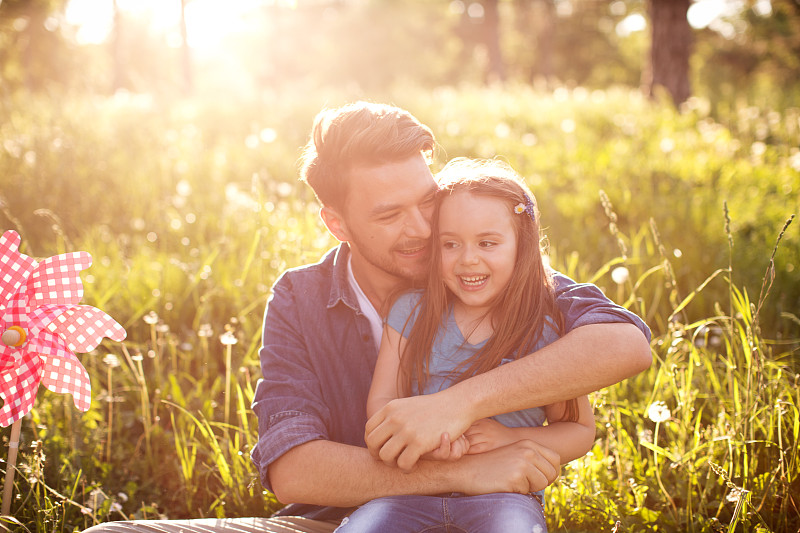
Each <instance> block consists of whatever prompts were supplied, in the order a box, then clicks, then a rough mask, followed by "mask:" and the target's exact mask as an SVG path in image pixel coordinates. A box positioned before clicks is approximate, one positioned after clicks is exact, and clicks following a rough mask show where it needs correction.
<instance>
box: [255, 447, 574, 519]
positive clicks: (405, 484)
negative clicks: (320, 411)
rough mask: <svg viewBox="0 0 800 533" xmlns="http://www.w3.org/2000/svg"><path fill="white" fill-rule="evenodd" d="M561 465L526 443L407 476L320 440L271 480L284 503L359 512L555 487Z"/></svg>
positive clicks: (280, 463) (423, 467) (274, 470)
mask: <svg viewBox="0 0 800 533" xmlns="http://www.w3.org/2000/svg"><path fill="white" fill-rule="evenodd" d="M558 463H559V458H558V454H556V453H555V452H553V451H552V450H549V449H548V448H545V447H544V446H541V445H539V444H536V443H534V442H532V441H527V440H523V441H519V442H515V443H513V444H511V445H509V446H504V447H502V448H497V449H495V450H492V451H490V452H487V453H484V454H479V455H471V456H464V457H462V458H461V459H459V460H458V461H426V460H421V461H419V462H418V463H417V465H416V467H415V469H414V470H413V471H412V472H410V473H404V472H402V471H401V470H399V469H397V468H394V467H390V466H386V465H384V464H383V463H381V462H380V461H376V460H375V459H373V458H372V456H370V454H369V451H367V449H366V448H360V447H357V446H348V445H345V444H339V443H336V442H331V441H327V440H315V441H310V442H307V443H305V444H301V445H300V446H297V447H295V448H292V449H291V450H289V451H288V452H286V453H285V454H283V455H282V456H281V457H279V458H278V459H277V460H275V462H273V463H272V464H271V465H270V467H269V480H270V484H271V486H272V489H273V492H274V494H275V496H276V497H277V498H278V500H279V501H281V502H293V503H310V504H316V505H332V506H336V507H353V506H356V505H360V504H362V503H364V502H366V501H369V500H372V499H375V498H379V497H382V496H390V495H398V494H422V495H426V494H427V495H433V494H440V493H443V492H463V493H465V494H487V493H490V492H517V493H520V494H527V493H528V492H534V491H537V490H541V489H543V488H545V487H546V486H547V485H549V484H550V483H552V482H553V481H554V480H555V479H556V477H557V476H558Z"/></svg>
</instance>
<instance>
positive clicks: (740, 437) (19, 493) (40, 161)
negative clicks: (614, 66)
mask: <svg viewBox="0 0 800 533" xmlns="http://www.w3.org/2000/svg"><path fill="white" fill-rule="evenodd" d="M369 96H371V97H372V98H371V99H374V100H377V101H392V102H394V103H396V104H398V105H401V106H404V107H406V108H408V109H411V110H412V111H413V112H414V113H415V114H416V115H417V116H418V117H419V118H420V119H421V120H422V121H423V122H426V123H427V124H429V125H430V126H431V127H432V128H433V129H434V131H435V132H437V134H438V140H439V143H440V146H441V149H440V150H439V152H438V154H437V157H436V161H435V162H434V164H433V166H434V169H436V168H440V167H441V166H442V165H443V164H444V162H445V161H446V160H447V159H449V158H451V157H455V156H460V155H470V156H479V157H502V158H504V159H506V160H508V161H509V162H510V163H511V164H512V165H513V166H515V167H516V168H517V169H519V171H520V172H521V173H522V174H523V175H524V176H525V177H526V179H527V180H528V182H529V184H530V185H531V187H532V189H533V191H534V192H535V194H536V195H537V198H538V200H539V203H540V206H541V210H542V214H543V220H544V225H545V227H546V233H547V236H548V239H549V244H550V260H551V262H552V264H553V265H554V266H555V267H556V268H558V269H560V270H562V271H563V272H565V273H567V274H568V275H571V276H572V277H574V278H576V279H579V280H582V281H593V282H595V283H597V284H598V285H600V286H601V287H602V288H603V289H604V290H605V291H606V292H607V294H609V296H610V297H612V298H614V299H615V300H617V301H619V302H620V303H623V304H625V305H627V306H629V307H630V308H631V309H633V310H634V311H636V312H637V313H640V314H641V315H642V316H644V317H645V318H646V319H647V322H648V324H649V325H650V326H651V328H652V329H653V343H652V348H653V353H654V364H653V367H652V368H651V369H650V370H649V371H647V372H645V373H643V374H641V375H640V376H637V377H636V378H633V379H630V380H627V381H626V382H624V383H622V384H620V385H617V386H615V387H611V388H609V389H606V390H604V391H601V392H599V393H597V394H596V395H595V396H594V400H595V403H596V405H597V412H598V419H599V420H600V426H599V427H600V430H601V431H600V433H599V438H598V441H597V445H596V447H595V450H594V451H593V453H592V454H591V455H590V456H587V457H586V458H584V459H581V460H579V461H576V462H575V463H573V464H572V465H570V466H567V467H565V470H564V473H563V475H562V478H561V480H560V481H559V482H558V483H557V484H556V485H554V486H553V487H552V488H551V489H550V492H549V495H550V499H551V501H552V502H553V503H552V505H551V508H552V513H550V527H551V529H552V530H554V531H559V530H560V531H578V530H596V529H597V528H598V527H600V528H602V529H611V528H612V527H617V528H618V530H628V531H644V530H648V531H649V530H662V531H717V530H721V529H724V528H725V527H728V526H730V527H731V528H732V529H736V528H737V527H738V528H739V529H742V528H749V530H754V529H757V528H762V530H765V531H776V532H777V531H791V530H794V529H796V528H797V526H798V524H799V522H798V520H799V519H798V516H799V515H798V507H797V493H798V491H797V488H798V473H800V469H799V468H798V457H797V448H798V446H797V443H798V431H800V418H798V413H799V411H798V405H799V404H800V398H798V392H797V391H798V387H797V385H798V382H797V380H798V371H799V370H800V369H799V368H798V362H797V350H798V344H797V339H798V338H800V336H798V328H799V327H800V320H799V319H798V316H797V310H798V308H800V306H798V298H800V296H799V295H798V288H799V287H800V283H798V270H797V265H798V261H800V257H798V253H799V251H800V246H798V245H799V244H800V242H798V241H800V236H799V235H798V231H797V225H796V223H795V224H790V225H789V226H788V227H787V228H785V232H784V233H783V234H782V238H781V241H780V245H779V246H778V247H777V249H776V248H775V246H776V242H777V240H778V235H779V233H780V232H781V230H782V229H783V228H784V224H785V223H786V221H787V220H788V219H789V217H790V215H792V214H793V213H796V212H797V210H798V191H800V173H798V168H797V167H798V166H800V161H799V160H800V155H798V150H797V146H798V139H800V132H799V131H798V129H800V120H799V119H800V111H798V109H797V108H786V109H769V108H760V107H756V106H743V107H738V108H736V109H735V112H732V113H731V114H729V115H726V116H724V117H719V118H713V117H712V116H711V114H710V105H709V103H708V102H707V101H705V100H703V99H700V98H696V99H693V100H691V101H690V102H688V103H687V104H686V106H685V107H684V108H683V109H681V110H675V109H674V108H673V107H672V106H671V104H668V103H659V102H651V101H648V100H645V99H643V98H642V97H640V96H639V93H638V92H636V91H632V90H628V89H622V88H618V89H610V90H606V91H591V90H585V89H572V90H570V89H566V88H563V89H557V90H555V91H552V92H537V91H536V90H533V89H531V88H529V87H524V86H518V87H506V88H505V89H487V88H482V87H476V86H464V87H461V88H460V89H458V90H455V89H448V88H441V89H436V90H428V89H424V88H419V87H414V86H411V85H409V86H408V87H407V88H406V90H404V91H403V92H402V93H401V94H394V93H393V94H373V95H369ZM358 97H367V95H364V94H350V93H346V92H341V93H338V94H336V95H332V94H331V93H330V92H325V93H324V94H323V93H319V94H308V93H306V94H302V95H299V94H298V95H297V96H296V97H295V98H287V97H286V95H283V96H282V97H281V98H280V99H278V98H273V97H271V95H265V96H264V97H263V98H261V99H258V100H253V101H248V102H237V103H236V104H226V103H221V102H219V101H204V100H200V99H197V100H191V101H189V100H181V101H175V100H166V99H165V100H159V99H158V98H148V97H134V96H126V95H118V96H116V97H114V98H105V97H86V98H70V99H67V100H63V101H54V100H52V99H48V98H45V97H41V98H25V99H15V98H8V99H5V100H3V102H2V106H3V107H2V112H3V114H4V115H5V116H8V117H9V120H7V121H6V122H5V123H4V124H3V125H2V126H0V139H2V146H3V151H2V152H0V154H2V155H1V156H0V191H2V205H1V206H0V220H2V227H3V228H4V229H15V230H17V231H18V232H19V233H20V234H21V235H22V238H23V240H22V246H23V247H22V251H23V252H24V253H27V254H29V255H33V256H36V257H44V256H49V255H53V254H56V253H61V252H65V251H76V250H86V251H89V252H90V253H91V254H92V256H93V258H94V264H93V266H92V267H91V268H90V269H88V270H87V271H85V273H84V275H83V279H84V284H85V287H86V294H85V297H84V301H85V302H86V303H89V304H91V305H96V306H97V307H100V308H101V309H103V310H105V311H106V312H108V313H109V314H111V315H112V316H114V317H115V318H116V319H117V320H118V321H119V322H120V323H122V324H123V325H124V326H125V327H126V329H127V331H128V339H127V340H126V341H125V342H124V343H121V344H116V343H108V344H106V345H103V346H101V347H100V348H98V350H96V351H95V352H93V353H90V354H86V355H83V356H82V357H81V360H82V361H83V363H84V366H86V368H87V369H88V370H89V373H90V375H91V377H92V386H93V406H92V409H91V410H90V411H89V412H87V413H85V414H82V413H78V412H77V411H76V410H75V409H74V407H73V406H72V404H71V399H70V398H69V397H60V396H57V395H53V394H51V393H49V392H48V391H46V390H44V389H42V390H41V391H40V394H39V399H38V401H37V404H36V407H35V409H34V410H33V411H32V413H31V415H30V416H29V417H26V418H25V421H24V425H23V446H22V453H21V458H20V462H19V467H20V469H21V471H20V474H19V475H18V476H17V487H16V489H15V492H14V494H15V500H14V502H13V506H12V514H13V516H14V518H13V519H12V518H8V519H6V524H7V525H8V527H10V528H11V529H12V530H13V529H14V528H15V527H17V526H19V527H22V526H24V527H25V528H27V529H28V530H30V531H54V530H63V531H71V530H72V529H73V528H78V529H81V528H83V527H86V526H88V525H91V524H92V523H94V521H95V520H114V519H121V518H123V517H140V518H141V517H149V518H153V517H158V516H168V517H171V518H178V517H185V516H192V517H200V516H254V515H266V514H268V513H269V510H270V509H274V508H276V507H277V506H279V503H278V502H276V501H275V500H274V499H273V497H272V496H271V495H270V494H269V493H266V492H264V491H263V489H262V488H261V486H260V483H259V482H258V480H257V476H256V473H255V471H254V469H253V467H252V465H251V463H250V460H249V456H248V452H249V450H250V449H251V448H252V446H253V444H254V442H255V438H256V422H255V419H254V417H253V415H252V413H251V412H250V411H249V408H248V406H249V403H250V401H251V399H252V394H253V387H254V385H255V382H256V380H257V379H258V377H259V375H260V370H259V366H258V360H257V350H258V346H259V342H260V324H261V317H262V313H263V309H264V304H265V303H266V299H267V297H268V293H269V287H270V285H271V284H272V283H273V282H274V280H275V279H276V277H277V276H278V274H279V273H280V272H281V271H282V270H284V269H285V268H288V267H291V266H296V265H300V264H303V263H306V262H309V261H314V260H316V259H317V258H318V257H319V256H320V255H321V253H323V252H324V250H326V249H327V248H328V247H330V246H332V245H333V244H335V243H334V242H333V241H332V239H331V237H330V236H329V235H328V234H327V232H326V231H325V229H324V227H323V226H322V224H321V223H320V221H319V219H318V216H317V206H316V205H315V203H314V199H313V195H312V194H311V193H310V191H309V190H307V189H306V188H305V186H304V185H302V184H301V183H299V182H298V181H297V179H296V176H297V170H296V160H297V157H298V156H299V153H300V148H301V147H302V145H303V144H304V142H305V136H306V135H307V131H308V128H309V127H310V124H311V120H312V118H313V116H314V115H315V114H316V112H317V111H318V110H319V109H320V108H321V107H322V106H324V105H338V104H339V103H344V102H346V101H350V100H353V99H355V98H358ZM726 217H727V218H726ZM731 243H732V247H731ZM622 266H624V267H625V268H627V269H628V273H629V275H628V279H627V280H624V279H623V280H622V281H621V282H620V283H616V282H614V281H613V280H612V277H611V272H612V271H613V270H614V269H615V268H617V267H622ZM618 273H619V272H618ZM773 276H774V279H773ZM764 280H767V281H768V282H770V283H771V285H769V284H768V285H766V286H764ZM226 332H227V333H228V336H227V337H226V336H225V334H226ZM231 335H232V336H233V338H234V339H235V340H236V344H232V345H231V344H223V343H222V342H221V339H225V338H227V339H230V338H231ZM108 354H112V355H114V356H115V357H114V358H110V357H108ZM657 402H663V406H662V407H664V408H666V409H668V410H669V416H668V417H667V418H665V419H663V420H661V419H658V418H656V420H659V421H658V422H657V423H656V422H654V421H653V419H651V418H648V409H649V408H650V407H651V406H652V405H653V404H654V403H655V404H656V406H659V405H661V404H658V403H657ZM6 431H7V430H4V432H3V435H4V438H7V436H6V435H7V433H6ZM109 439H110V440H111V443H110V446H109ZM737 504H739V508H738V510H737ZM617 522H619V524H617ZM14 524H17V526H15V525H14ZM615 524H617V525H615ZM737 524H738V525H737ZM620 528H621V529H620ZM23 530H24V529H23Z"/></svg>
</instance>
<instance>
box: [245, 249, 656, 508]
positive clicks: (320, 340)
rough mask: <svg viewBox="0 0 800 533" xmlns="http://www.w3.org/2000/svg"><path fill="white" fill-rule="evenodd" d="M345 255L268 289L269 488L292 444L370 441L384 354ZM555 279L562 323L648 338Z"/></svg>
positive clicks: (626, 318)
mask: <svg viewBox="0 0 800 533" xmlns="http://www.w3.org/2000/svg"><path fill="white" fill-rule="evenodd" d="M349 254H350V249H349V247H348V246H347V244H342V245H340V246H338V247H336V248H334V249H333V250H331V251H329V252H328V253H327V254H326V255H325V256H324V257H323V258H322V260H321V261H320V262H319V263H315V264H312V265H306V266H302V267H298V268H294V269H290V270H287V271H286V272H284V273H283V274H282V275H281V276H280V278H278V280H277V281H276V282H275V285H274V286H273V287H272V295H271V296H270V299H269V302H268V303H267V308H266V312H265V315H264V330H263V344H262V347H261V350H260V351H259V356H260V358H261V373H262V376H263V377H262V379H260V380H259V381H258V384H257V385H256V391H255V397H254V399H253V406H252V407H253V411H254V412H255V414H256V416H257V417H258V435H259V438H258V442H257V443H256V445H255V446H254V448H253V450H252V452H251V457H252V459H253V462H254V463H255V465H256V468H257V469H258V471H259V474H260V478H261V483H262V485H263V486H264V487H265V488H266V489H267V490H272V487H271V486H270V484H269V477H268V475H267V471H268V468H269V465H270V464H271V463H272V462H273V461H275V460H276V459H278V458H279V457H280V456H282V455H283V454H284V453H286V452H287V451H289V450H290V449H292V448H294V447H295V446H299V445H300V444H304V443H306V442H309V441H312V440H317V439H323V440H330V441H334V442H339V443H343V444H349V445H353V446H361V447H365V446H366V444H365V442H364V426H365V425H366V422H367V416H366V404H367V394H368V393H369V387H370V383H371V381H372V373H373V371H374V370H375V361H376V360H377V357H378V353H377V351H376V349H375V345H376V342H375V340H373V338H372V333H371V330H370V325H369V321H368V319H367V317H366V316H365V315H364V314H363V313H362V312H361V310H360V308H359V306H358V302H357V299H356V295H355V294H354V293H353V289H352V288H351V286H350V284H349V283H348V281H347V262H348V257H349ZM555 282H556V301H557V303H558V306H559V309H560V310H561V313H562V314H563V316H564V326H565V331H567V332H569V331H571V330H573V329H575V328H577V327H580V326H584V325H587V324H598V323H609V322H627V323H633V324H635V325H636V326H638V327H639V328H640V329H641V330H642V332H643V333H644V334H645V335H646V336H647V338H648V340H649V339H650V330H649V329H648V328H647V326H646V325H645V324H644V322H643V321H642V320H641V319H640V318H639V317H637V316H636V315H634V314H633V313H630V312H629V311H627V310H626V309H624V308H622V307H620V306H618V305H616V304H614V303H612V302H611V301H609V300H608V299H607V298H606V297H605V296H604V295H603V293H602V292H601V291H600V289H598V288H597V287H596V286H594V285H591V284H576V283H575V282H574V281H572V280H571V279H569V278H567V277H566V276H563V275H561V274H558V273H557V274H556V276H555ZM310 482H313V480H312V481H310ZM349 511H350V509H342V508H335V507H320V506H316V505H305V504H303V505H289V506H288V507H286V508H284V509H283V510H281V511H280V513H279V514H284V515H293V516H306V517H308V518H315V519H318V520H338V519H341V518H342V517H344V516H346V514H347V513H348V512H349Z"/></svg>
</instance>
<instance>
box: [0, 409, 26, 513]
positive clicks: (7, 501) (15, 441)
mask: <svg viewBox="0 0 800 533" xmlns="http://www.w3.org/2000/svg"><path fill="white" fill-rule="evenodd" d="M21 427H22V419H19V420H16V421H15V422H14V423H13V424H11V440H10V441H9V443H8V461H6V483H5V485H4V486H3V510H2V514H3V515H8V514H9V512H11V494H12V493H13V492H14V472H15V471H16V469H17V451H18V450H19V430H20V428H21Z"/></svg>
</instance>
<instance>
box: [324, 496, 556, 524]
mask: <svg viewBox="0 0 800 533" xmlns="http://www.w3.org/2000/svg"><path fill="white" fill-rule="evenodd" d="M546 531H547V525H546V524H545V520H544V511H543V509H542V506H541V504H540V503H539V500H538V499H536V498H535V497H534V496H529V495H523V494H512V493H493V494H484V495H480V496H454V497H439V496H389V497H386V498H378V499H376V500H372V501H370V502H367V503H365V504H364V505H362V506H361V507H359V508H358V509H356V511H355V512H353V514H351V515H350V516H349V517H347V518H345V519H344V520H342V525H341V526H339V527H338V528H337V529H336V531H335V532H334V533H367V532H372V533H545V532H546Z"/></svg>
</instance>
